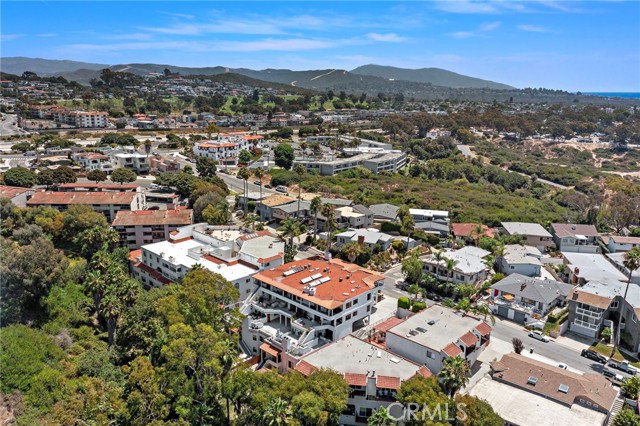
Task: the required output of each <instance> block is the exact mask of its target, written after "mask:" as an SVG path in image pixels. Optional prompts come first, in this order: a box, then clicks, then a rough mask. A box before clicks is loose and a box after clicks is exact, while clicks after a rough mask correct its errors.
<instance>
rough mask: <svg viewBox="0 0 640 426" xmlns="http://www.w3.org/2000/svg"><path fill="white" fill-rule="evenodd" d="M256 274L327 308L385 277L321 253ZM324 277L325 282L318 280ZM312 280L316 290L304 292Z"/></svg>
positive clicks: (268, 282)
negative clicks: (313, 292) (320, 255)
mask: <svg viewBox="0 0 640 426" xmlns="http://www.w3.org/2000/svg"><path fill="white" fill-rule="evenodd" d="M253 277H254V278H255V279H257V280H260V281H262V282H264V283H267V284H270V285H272V286H274V287H276V288H279V289H281V290H283V291H286V292H287V293H290V294H293V295H295V296H298V297H300V298H302V299H305V300H308V301H310V302H313V303H315V304H317V305H319V306H322V307H324V308H327V309H335V308H337V307H340V306H342V305H343V303H344V302H346V301H348V300H351V299H354V298H356V297H358V296H359V295H361V294H363V293H366V292H368V291H370V290H372V289H373V288H375V286H376V282H379V281H382V280H384V275H382V274H379V273H377V272H373V271H370V270H368V269H365V268H361V267H360V266H358V265H355V264H353V263H347V262H343V261H342V260H339V259H331V260H324V259H322V258H319V257H315V258H309V259H302V260H298V261H295V262H289V263H286V264H284V265H280V266H277V267H275V268H272V269H269V270H265V271H261V272H258V273H257V274H255V275H254V276H253ZM311 277H316V278H311ZM322 280H324V282H322V283H318V281H322ZM302 281H304V282H302ZM313 283H317V284H316V285H315V286H313V288H315V294H314V295H310V294H308V293H305V292H304V290H305V287H308V286H309V285H310V284H313Z"/></svg>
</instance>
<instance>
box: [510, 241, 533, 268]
mask: <svg viewBox="0 0 640 426" xmlns="http://www.w3.org/2000/svg"><path fill="white" fill-rule="evenodd" d="M541 257H542V253H540V250H538V249H537V248H535V247H532V246H521V245H518V244H507V245H506V246H504V255H503V258H504V260H505V261H506V262H507V263H509V264H511V265H514V264H517V265H536V266H542V262H541V261H540V258H541Z"/></svg>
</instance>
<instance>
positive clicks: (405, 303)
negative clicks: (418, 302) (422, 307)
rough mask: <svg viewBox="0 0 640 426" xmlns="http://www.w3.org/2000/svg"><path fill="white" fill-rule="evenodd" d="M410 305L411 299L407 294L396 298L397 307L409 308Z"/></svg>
mask: <svg viewBox="0 0 640 426" xmlns="http://www.w3.org/2000/svg"><path fill="white" fill-rule="evenodd" d="M410 307H411V301H410V300H409V298H408V297H407V296H402V297H400V298H398V308H402V309H409V308H410Z"/></svg>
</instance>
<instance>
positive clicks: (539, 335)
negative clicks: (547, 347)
mask: <svg viewBox="0 0 640 426" xmlns="http://www.w3.org/2000/svg"><path fill="white" fill-rule="evenodd" d="M529 337H531V338H534V339H536V340H540V341H541V342H545V343H547V342H549V336H545V335H544V334H542V332H541V331H538V330H534V331H532V332H531V333H529Z"/></svg>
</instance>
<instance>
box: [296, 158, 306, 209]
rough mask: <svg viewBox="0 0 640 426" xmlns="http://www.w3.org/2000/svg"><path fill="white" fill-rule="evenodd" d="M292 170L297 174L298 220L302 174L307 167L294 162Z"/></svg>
mask: <svg viewBox="0 0 640 426" xmlns="http://www.w3.org/2000/svg"><path fill="white" fill-rule="evenodd" d="M293 172H294V173H295V174H296V176H298V210H297V212H296V218H298V220H299V219H300V200H301V199H302V197H301V192H302V176H304V175H305V174H306V173H307V169H306V168H305V167H304V166H303V165H302V164H296V166H295V167H294V168H293Z"/></svg>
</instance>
